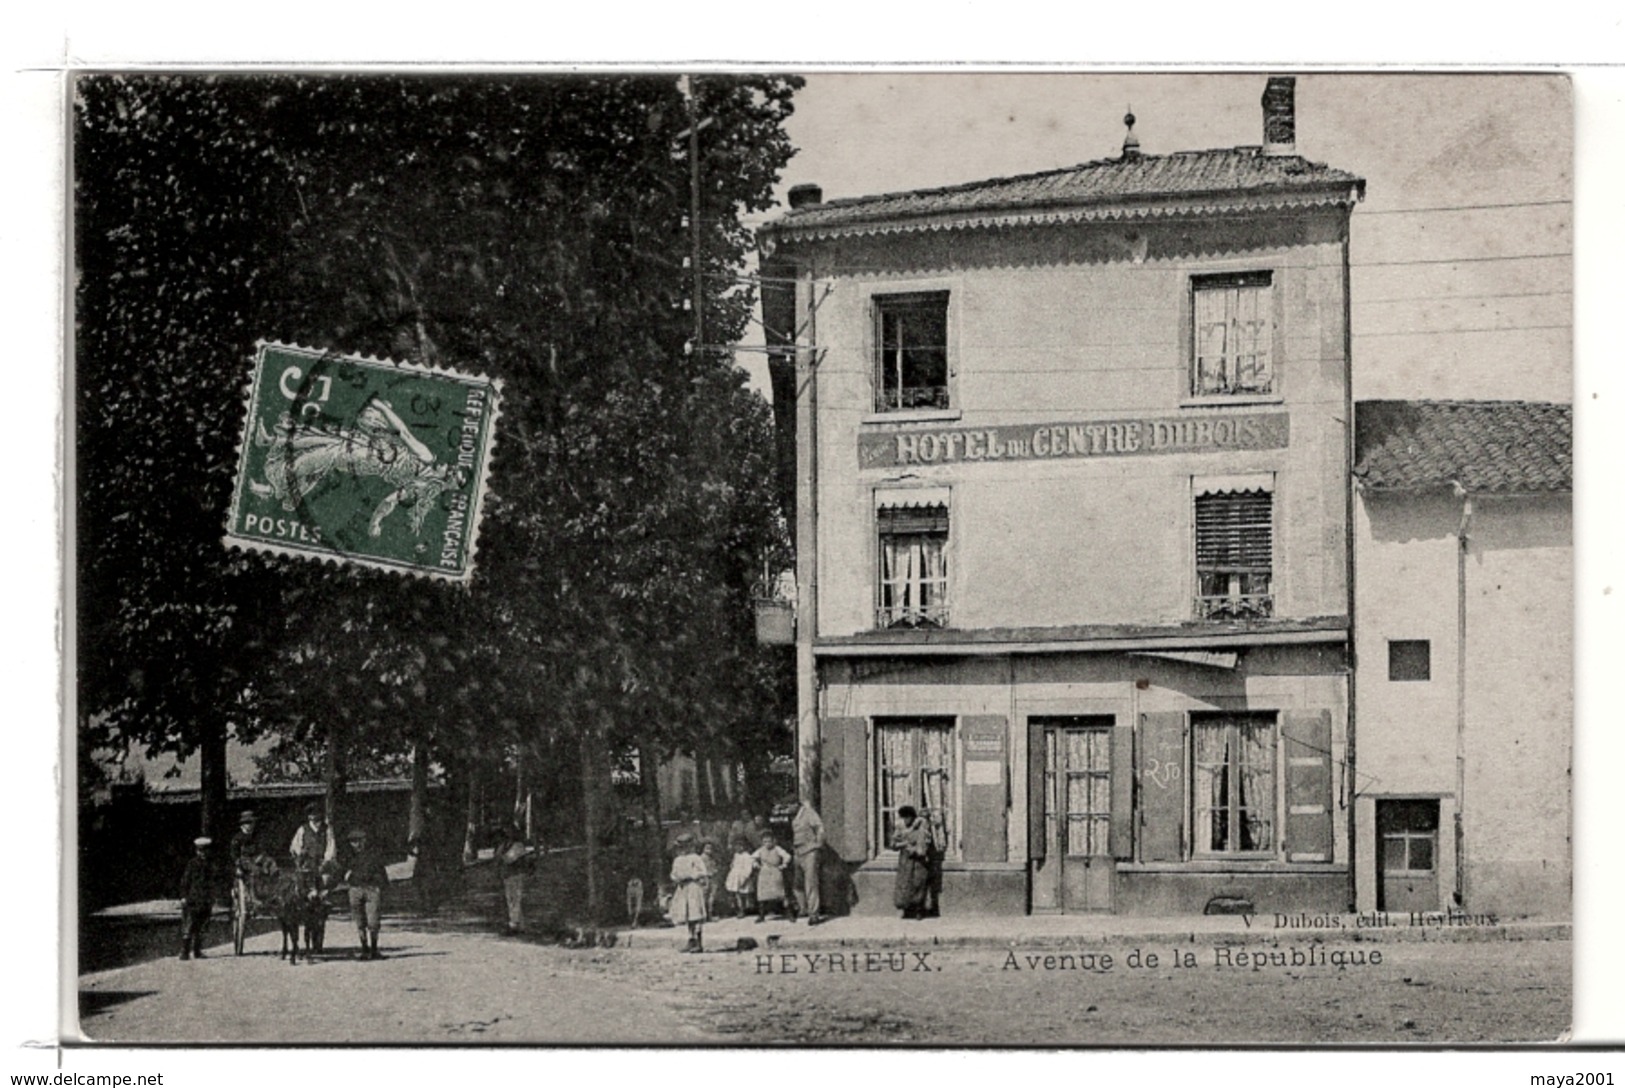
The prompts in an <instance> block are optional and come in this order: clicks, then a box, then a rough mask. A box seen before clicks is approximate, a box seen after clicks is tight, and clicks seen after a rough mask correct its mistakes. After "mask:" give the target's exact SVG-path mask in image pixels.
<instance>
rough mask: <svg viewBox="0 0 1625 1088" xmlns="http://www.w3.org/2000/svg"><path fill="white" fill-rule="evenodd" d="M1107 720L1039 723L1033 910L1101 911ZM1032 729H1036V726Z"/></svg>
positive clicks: (1111, 868)
mask: <svg viewBox="0 0 1625 1088" xmlns="http://www.w3.org/2000/svg"><path fill="white" fill-rule="evenodd" d="M1111 727H1112V719H1111V718H1057V719H1048V720H1045V721H1044V722H1043V729H1042V737H1043V745H1044V775H1043V782H1042V783H1033V784H1031V785H1032V786H1034V787H1037V788H1041V789H1042V791H1043V801H1044V804H1043V820H1044V828H1043V845H1044V850H1043V856H1042V857H1041V858H1039V859H1036V860H1035V861H1034V862H1033V878H1032V879H1033V885H1032V889H1033V910H1035V911H1060V912H1063V913H1074V912H1079V911H1107V910H1111V907H1112V881H1113V874H1114V872H1115V865H1114V863H1113V861H1112V851H1111V823H1112V804H1111V802H1112V751H1111V746H1112V728H1111ZM1035 732H1036V731H1035Z"/></svg>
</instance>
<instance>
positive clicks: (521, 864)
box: [492, 819, 536, 933]
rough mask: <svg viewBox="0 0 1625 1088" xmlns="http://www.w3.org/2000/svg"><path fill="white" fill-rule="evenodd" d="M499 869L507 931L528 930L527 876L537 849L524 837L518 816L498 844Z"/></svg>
mask: <svg viewBox="0 0 1625 1088" xmlns="http://www.w3.org/2000/svg"><path fill="white" fill-rule="evenodd" d="M492 856H493V857H495V858H496V862H497V870H498V872H500V873H501V874H502V899H503V902H505V903H506V904H507V906H508V932H509V933H522V932H523V931H524V929H525V878H526V877H527V876H529V875H530V873H531V871H532V870H533V869H534V868H535V862H536V849H535V847H534V846H532V844H531V843H530V842H528V841H527V840H526V839H525V829H524V828H523V827H520V826H519V821H518V820H517V819H514V820H511V821H509V823H508V830H507V831H505V832H504V833H503V836H502V841H501V842H499V843H497V848H496V852H495V853H494V854H493V855H492Z"/></svg>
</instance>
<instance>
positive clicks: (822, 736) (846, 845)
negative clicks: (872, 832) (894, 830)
mask: <svg viewBox="0 0 1625 1088" xmlns="http://www.w3.org/2000/svg"><path fill="white" fill-rule="evenodd" d="M818 766H819V786H820V789H819V800H820V802H821V804H820V806H819V813H818V814H819V816H821V817H822V818H823V821H824V841H825V842H826V843H828V844H829V845H830V846H831V847H833V848H834V850H835V851H836V852H837V853H838V854H840V856H841V858H842V859H843V860H845V861H867V860H868V857H869V806H868V796H869V732H868V721H867V720H866V719H864V718H824V719H822V720H821V721H820V722H819V723H818Z"/></svg>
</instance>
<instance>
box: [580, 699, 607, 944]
mask: <svg viewBox="0 0 1625 1088" xmlns="http://www.w3.org/2000/svg"><path fill="white" fill-rule="evenodd" d="M602 748H603V739H602V735H601V734H600V732H599V730H598V729H597V728H596V727H593V726H588V727H587V729H586V730H585V731H584V732H583V734H582V737H581V817H582V820H581V822H582V829H583V831H584V832H585V835H586V839H587V918H588V920H589V921H593V922H596V921H597V920H598V918H599V917H600V916H601V915H602V913H603V909H604V887H603V885H604V874H603V872H602V868H603V859H602V857H601V854H602V849H601V839H602V838H603V783H602V781H601V779H602V778H603V777H604V775H603V774H602V769H603V767H602V760H601V759H600V758H599V757H600V756H601V754H602Z"/></svg>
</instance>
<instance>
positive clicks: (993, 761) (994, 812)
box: [959, 714, 1009, 861]
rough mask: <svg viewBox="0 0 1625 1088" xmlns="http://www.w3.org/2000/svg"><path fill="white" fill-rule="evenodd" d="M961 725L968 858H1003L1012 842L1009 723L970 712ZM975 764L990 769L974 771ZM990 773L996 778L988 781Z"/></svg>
mask: <svg viewBox="0 0 1625 1088" xmlns="http://www.w3.org/2000/svg"><path fill="white" fill-rule="evenodd" d="M959 728H960V735H961V738H962V744H963V746H964V750H965V782H964V785H963V790H964V798H965V816H964V820H963V824H962V826H963V827H964V832H963V834H964V843H963V846H964V857H965V860H966V861H1004V860H1005V858H1006V856H1007V853H1008V844H1009V837H1008V833H1007V831H1006V813H1007V812H1008V806H1007V804H1006V798H1007V797H1008V796H1009V793H1008V790H1007V789H1006V783H1007V776H1008V775H1009V767H1008V765H1007V763H1008V761H1007V760H1006V758H1005V752H1006V748H1007V745H1006V744H1005V733H1006V731H1007V729H1008V723H1007V722H1006V720H1005V718H1004V717H1003V716H1001V715H997V714H989V715H968V716H966V717H965V718H964V719H962V720H961V721H960V726H959ZM973 764H979V765H981V766H982V767H983V768H986V770H987V772H988V773H985V774H977V773H975V770H974V769H973ZM990 765H991V766H990ZM994 767H996V768H997V770H998V773H997V775H996V776H994V775H993V774H992V773H991V772H992V770H993V768H994ZM989 777H994V778H995V780H994V781H991V782H989V781H985V779H987V778H989ZM978 779H983V780H982V781H978Z"/></svg>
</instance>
